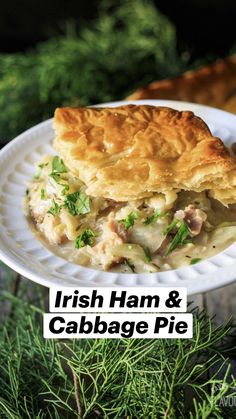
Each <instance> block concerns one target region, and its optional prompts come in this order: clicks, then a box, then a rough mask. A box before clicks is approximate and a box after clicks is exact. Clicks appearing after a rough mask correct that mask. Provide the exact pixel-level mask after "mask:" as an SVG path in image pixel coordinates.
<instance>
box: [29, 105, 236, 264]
mask: <svg viewBox="0 0 236 419" xmlns="http://www.w3.org/2000/svg"><path fill="white" fill-rule="evenodd" d="M54 128H55V131H56V138H55V141H54V147H55V149H56V151H57V153H58V156H56V157H55V156H54V157H53V156H45V157H44V159H43V161H42V162H40V164H39V166H38V171H37V173H36V179H34V182H33V183H32V184H31V185H30V187H29V194H28V198H27V199H28V207H29V213H30V214H31V216H32V217H33V219H34V222H35V225H36V228H37V229H38V230H39V231H40V232H41V233H42V235H43V236H46V238H47V240H48V242H49V243H51V245H53V246H54V251H58V252H59V253H60V254H61V255H63V256H64V257H66V258H68V259H69V260H72V261H74V262H76V263H79V264H82V265H88V266H93V267H95V268H97V269H111V270H122V271H124V272H129V271H130V272H131V271H132V272H133V271H134V272H154V271H159V270H165V269H170V268H176V267H178V266H181V265H186V264H189V263H195V262H197V261H199V260H201V259H202V258H206V257H208V256H211V255H213V254H214V253H217V252H219V251H220V250H222V249H223V248H225V247H227V246H228V245H229V244H230V243H232V242H233V241H234V240H235V237H236V212H235V208H234V205H233V204H234V203H235V202H236V159H235V157H233V156H232V155H231V154H230V152H229V151H228V150H227V148H226V147H225V146H224V144H223V143H222V141H221V140H220V139H218V138H216V137H214V136H212V134H211V132H210V130H209V128H208V127H207V125H206V124H205V123H204V122H203V121H202V120H201V119H200V118H198V117H196V116H195V115H194V114H193V113H192V112H178V111H176V110H173V109H170V108H164V107H153V106H144V105H138V106H137V105H126V106H121V107H117V108H62V109H57V110H56V112H55V118H54Z"/></svg>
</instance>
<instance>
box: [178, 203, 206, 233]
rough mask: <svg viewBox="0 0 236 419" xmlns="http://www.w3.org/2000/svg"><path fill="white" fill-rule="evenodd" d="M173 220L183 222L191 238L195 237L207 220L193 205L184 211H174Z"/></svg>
mask: <svg viewBox="0 0 236 419" xmlns="http://www.w3.org/2000/svg"><path fill="white" fill-rule="evenodd" d="M175 218H177V219H178V220H183V221H185V223H186V224H187V226H188V228H189V231H190V233H191V236H197V235H198V234H199V233H200V231H201V228H202V225H203V223H204V221H206V219H207V214H206V213H205V212H204V211H202V210H201V209H198V208H195V207H194V206H193V205H188V206H187V207H186V208H185V209H184V210H179V211H176V213H175Z"/></svg>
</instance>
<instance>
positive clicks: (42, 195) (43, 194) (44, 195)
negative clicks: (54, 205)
mask: <svg viewBox="0 0 236 419" xmlns="http://www.w3.org/2000/svg"><path fill="white" fill-rule="evenodd" d="M40 198H41V199H46V191H45V189H44V188H42V189H41V191H40Z"/></svg>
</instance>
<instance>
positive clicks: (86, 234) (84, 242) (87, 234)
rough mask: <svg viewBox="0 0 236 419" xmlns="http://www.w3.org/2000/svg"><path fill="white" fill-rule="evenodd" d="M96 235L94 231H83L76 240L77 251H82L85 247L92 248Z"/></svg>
mask: <svg viewBox="0 0 236 419" xmlns="http://www.w3.org/2000/svg"><path fill="white" fill-rule="evenodd" d="M94 237H95V234H94V232H93V231H92V230H90V229H89V228H87V229H86V230H84V231H83V233H81V234H80V235H79V236H78V237H77V238H76V240H75V247H76V249H80V248H81V247H84V246H92V245H93V243H94Z"/></svg>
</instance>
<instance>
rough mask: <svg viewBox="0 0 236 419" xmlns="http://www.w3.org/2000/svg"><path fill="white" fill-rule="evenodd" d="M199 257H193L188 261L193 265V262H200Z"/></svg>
mask: <svg viewBox="0 0 236 419" xmlns="http://www.w3.org/2000/svg"><path fill="white" fill-rule="evenodd" d="M201 260H202V259H201V258H193V259H191V261H190V265H195V263H198V262H201Z"/></svg>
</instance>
